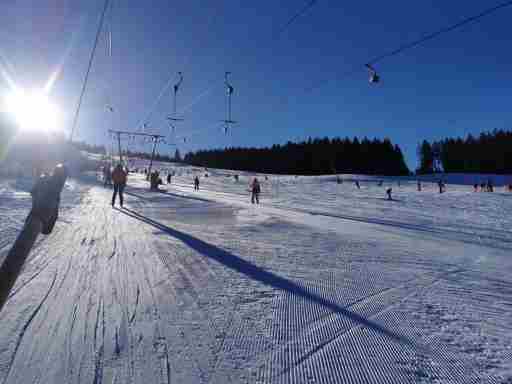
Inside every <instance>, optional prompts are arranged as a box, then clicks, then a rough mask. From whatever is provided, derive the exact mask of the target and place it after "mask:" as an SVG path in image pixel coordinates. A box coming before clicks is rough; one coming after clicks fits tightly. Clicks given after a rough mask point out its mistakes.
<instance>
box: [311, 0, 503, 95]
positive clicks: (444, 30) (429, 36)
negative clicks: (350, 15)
mask: <svg viewBox="0 0 512 384" xmlns="http://www.w3.org/2000/svg"><path fill="white" fill-rule="evenodd" d="M511 5H512V1H511V0H509V1H506V2H504V3H500V4H497V5H495V6H494V7H491V8H488V9H485V10H484V11H482V12H480V13H478V14H476V15H473V16H470V17H467V18H465V19H463V20H461V21H459V22H457V23H455V24H452V25H449V26H447V27H444V28H441V29H439V30H437V31H435V32H431V33H428V34H426V35H424V36H423V37H421V38H419V39H417V40H414V41H411V42H408V43H405V44H402V45H400V46H399V47H398V48H396V49H393V50H391V51H389V52H386V53H383V54H381V55H379V56H375V57H373V58H372V59H370V60H368V61H366V63H365V64H364V66H366V67H368V66H369V69H371V70H373V71H374V73H375V74H376V70H375V69H374V67H373V65H374V64H376V63H378V62H380V61H382V60H384V59H386V58H389V57H391V56H396V55H398V54H400V53H402V52H404V51H406V50H408V49H412V48H415V47H417V46H419V45H421V44H423V43H425V42H427V41H429V40H433V39H435V38H437V37H439V36H440V35H442V34H445V33H448V32H452V31H453V30H455V29H458V28H460V27H462V26H464V25H467V24H470V23H474V22H477V21H479V20H480V19H482V18H484V17H486V16H488V15H490V14H492V13H494V12H496V11H498V10H500V9H503V8H505V7H508V6H511ZM360 70H361V65H360V64H358V65H354V66H353V67H352V68H351V69H349V70H348V71H346V72H344V73H342V74H341V75H339V76H337V80H341V79H345V78H347V77H350V76H352V75H354V74H355V73H358V72H360ZM328 82H329V80H324V81H320V82H317V83H316V84H314V85H312V86H310V87H308V88H306V89H305V91H306V92H311V91H313V90H314V89H317V88H320V87H321V86H323V85H325V84H326V83H328Z"/></svg>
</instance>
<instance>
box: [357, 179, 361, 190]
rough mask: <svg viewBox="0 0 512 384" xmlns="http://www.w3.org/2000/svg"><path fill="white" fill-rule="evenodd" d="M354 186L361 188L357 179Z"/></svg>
mask: <svg viewBox="0 0 512 384" xmlns="http://www.w3.org/2000/svg"><path fill="white" fill-rule="evenodd" d="M356 187H357V189H361V186H360V185H359V180H356Z"/></svg>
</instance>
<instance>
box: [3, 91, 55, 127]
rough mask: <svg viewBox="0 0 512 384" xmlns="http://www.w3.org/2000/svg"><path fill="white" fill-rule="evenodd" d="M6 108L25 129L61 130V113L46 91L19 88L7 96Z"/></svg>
mask: <svg viewBox="0 0 512 384" xmlns="http://www.w3.org/2000/svg"><path fill="white" fill-rule="evenodd" d="M4 108H5V110H6V112H7V113H9V114H10V115H11V116H12V117H13V118H14V120H15V121H16V123H17V124H18V126H19V128H20V129H21V130H23V131H32V132H34V131H37V132H47V133H50V132H57V131H60V130H61V128H60V113H59V110H58V108H57V106H56V105H55V104H53V103H52V102H51V101H50V100H49V99H48V96H47V95H46V94H45V93H44V92H30V93H26V92H24V91H21V90H17V91H15V92H13V93H11V94H9V95H7V96H6V97H5V100H4Z"/></svg>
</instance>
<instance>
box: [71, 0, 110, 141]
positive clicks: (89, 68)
mask: <svg viewBox="0 0 512 384" xmlns="http://www.w3.org/2000/svg"><path fill="white" fill-rule="evenodd" d="M109 3H110V0H105V5H104V6H103V12H102V13H101V19H100V24H99V25H98V30H97V31H96V38H95V40H94V46H93V48H92V51H91V57H90V58H89V64H88V65H87V72H86V73H85V78H84V82H83V85H82V91H81V92H80V98H79V99H78V105H77V108H76V111H75V116H74V118H73V125H72V127H71V134H70V135H69V141H70V142H71V141H73V135H74V133H75V130H76V126H77V124H78V117H79V116H80V109H81V107H82V102H83V98H84V95H85V91H86V89H87V83H88V80H89V74H90V73H91V68H92V63H93V61H94V56H95V53H96V48H97V47H98V42H99V40H100V35H101V31H102V29H103V23H104V21H105V14H106V13H107V9H108V6H109Z"/></svg>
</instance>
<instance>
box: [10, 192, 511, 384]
mask: <svg viewBox="0 0 512 384" xmlns="http://www.w3.org/2000/svg"><path fill="white" fill-rule="evenodd" d="M109 193H110V191H109V190H105V189H102V188H92V189H90V190H88V191H87V192H86V194H85V195H84V198H83V199H81V204H80V205H77V206H76V207H74V208H71V207H70V208H68V209H67V210H66V213H65V215H64V218H65V219H66V220H65V221H63V222H59V223H58V225H57V227H56V230H55V232H54V233H53V234H52V235H51V236H50V237H48V238H47V239H46V240H45V241H43V242H41V243H40V244H39V245H38V247H37V248H36V249H35V250H34V253H33V255H31V259H30V262H29V264H28V265H27V267H26V269H25V271H24V273H23V275H22V276H21V278H20V280H19V281H18V282H17V284H16V286H15V289H14V291H13V293H12V294H11V296H10V298H9V301H8V303H7V306H6V307H5V309H4V311H3V312H2V313H1V314H0V323H1V324H2V330H1V332H0V383H5V384H8V383H24V382H30V383H37V382H39V383H45V382H66V383H84V382H86V383H95V384H99V383H109V384H110V383H142V382H143V383H145V384H146V383H147V384H151V383H166V384H168V383H239V382H250V383H360V382H367V383H396V382H404V383H407V382H410V383H416V382H423V383H438V382H453V383H458V382H460V383H480V382H489V383H500V382H505V380H506V378H504V377H502V376H500V373H501V372H503V371H504V369H505V367H506V366H507V364H510V362H511V361H512V353H507V352H506V351H507V348H506V345H507V343H509V344H508V345H510V342H512V340H509V338H507V337H504V336H503V334H504V330H507V331H508V332H510V328H511V327H510V323H509V321H508V320H507V319H509V315H510V313H511V312H512V302H511V300H510V295H511V294H512V283H511V282H510V281H509V280H508V277H507V275H506V273H501V274H500V271H499V267H498V264H497V266H496V268H495V269H494V270H493V272H492V273H493V277H492V278H491V277H490V274H489V269H488V268H489V265H487V264H485V265H484V264H479V263H475V262H474V260H473V261H472V260H471V258H469V257H466V256H464V255H462V256H460V257H459V256H455V255H453V254H452V253H451V252H452V251H453V250H454V249H455V248H456V247H455V246H453V245H450V244H451V243H449V242H448V241H447V240H446V243H445V242H443V241H444V240H442V241H441V243H439V242H437V243H432V241H431V240H429V239H425V240H423V239H417V238H414V239H413V240H411V239H410V238H408V237H407V236H400V235H399V234H396V233H395V232H393V235H392V236H391V235H390V236H388V237H386V236H383V235H382V230H381V228H379V229H376V230H374V231H372V230H370V229H369V228H370V227H368V226H366V227H364V228H365V230H367V233H361V234H358V233H357V228H356V229H354V228H352V229H351V230H350V234H343V231H340V230H338V231H325V230H322V229H321V228H318V227H311V226H308V225H306V224H307V220H306V221H305V222H304V224H302V225H301V224H298V221H299V219H297V218H296V219H295V220H294V223H295V224H293V223H291V222H286V221H283V219H282V218H279V217H272V215H270V216H269V217H266V218H264V219H263V220H259V221H257V222H252V221H250V220H249V221H243V220H242V221H238V220H237V218H236V217H237V216H236V215H232V214H231V213H230V212H231V211H230V210H232V209H235V208H230V207H229V201H230V200H229V198H228V199H226V201H225V203H227V205H226V204H222V201H221V202H217V203H215V202H212V201H207V200H204V199H202V198H200V199H197V198H195V197H193V196H189V195H187V193H184V195H183V196H181V197H180V196H177V195H174V196H172V195H165V194H158V193H151V192H149V191H143V190H138V191H137V194H133V195H129V196H127V198H126V200H127V208H126V209H123V210H120V209H117V208H111V207H110V206H109V205H108V201H109V197H110V196H109ZM228 195H229V194H228ZM219 196H220V195H219ZM221 200H222V197H221ZM203 208H204V209H207V210H208V218H207V219H205V221H204V222H201V221H200V220H197V217H192V216H194V214H195V212H201V209H203ZM181 210H183V212H182V211H181ZM216 212H217V213H218V221H217V222H215V217H217V216H216V215H217V213H216ZM244 214H247V212H245V213H244V212H242V213H241V215H244ZM248 214H251V212H249V213H248ZM187 215H189V216H187ZM304 216H305V217H307V216H308V215H306V214H305V215H304ZM309 216H310V215H309ZM212 218H214V219H213V220H212ZM187 220H188V221H187ZM316 220H326V226H328V225H332V223H334V222H336V219H333V218H317V219H316ZM333 220H334V221H333ZM66 222H71V223H73V225H72V226H70V225H69V224H66ZM338 222H339V220H338ZM344 225H346V226H347V229H348V226H350V225H357V224H350V223H344ZM441 246H443V247H445V248H444V249H443V247H441ZM496 252H498V251H496ZM486 268H487V269H486ZM503 294H506V295H503ZM481 322H485V324H486V326H485V327H481V326H479V325H480V324H481ZM4 325H5V326H4ZM461 329H463V330H465V331H464V332H461ZM493 343H494V344H498V345H497V347H493Z"/></svg>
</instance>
